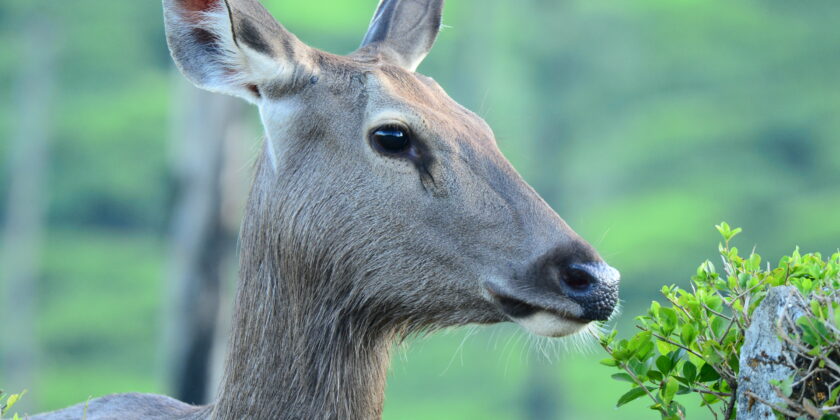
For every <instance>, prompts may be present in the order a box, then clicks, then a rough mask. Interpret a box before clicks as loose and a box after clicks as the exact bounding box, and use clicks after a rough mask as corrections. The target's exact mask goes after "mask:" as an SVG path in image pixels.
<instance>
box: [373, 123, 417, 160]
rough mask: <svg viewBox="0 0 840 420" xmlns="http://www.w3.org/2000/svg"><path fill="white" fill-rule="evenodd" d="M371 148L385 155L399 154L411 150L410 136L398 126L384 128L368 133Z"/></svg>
mask: <svg viewBox="0 0 840 420" xmlns="http://www.w3.org/2000/svg"><path fill="white" fill-rule="evenodd" d="M370 141H371V143H372V144H373V146H374V147H375V148H376V149H377V150H379V151H380V152H382V153H385V154H392V155H394V154H400V153H404V152H406V151H407V150H408V149H409V148H411V135H410V134H409V132H408V130H407V129H405V128H403V127H400V126H384V127H379V128H376V129H374V130H373V131H372V132H371V133H370Z"/></svg>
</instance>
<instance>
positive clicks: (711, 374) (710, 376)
mask: <svg viewBox="0 0 840 420" xmlns="http://www.w3.org/2000/svg"><path fill="white" fill-rule="evenodd" d="M718 379H720V374H719V373H718V372H717V371H716V370H715V368H713V367H712V366H711V365H709V364H708V363H703V366H701V367H700V375H698V377H697V380H699V381H700V382H711V381H716V380H718Z"/></svg>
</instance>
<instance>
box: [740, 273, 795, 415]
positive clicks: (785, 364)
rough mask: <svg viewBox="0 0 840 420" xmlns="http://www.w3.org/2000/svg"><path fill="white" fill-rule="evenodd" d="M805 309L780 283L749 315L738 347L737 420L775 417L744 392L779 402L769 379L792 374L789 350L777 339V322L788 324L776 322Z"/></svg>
mask: <svg viewBox="0 0 840 420" xmlns="http://www.w3.org/2000/svg"><path fill="white" fill-rule="evenodd" d="M805 312H806V306H805V302H804V300H803V299H802V296H801V295H800V294H799V291H797V290H796V288H794V287H790V286H780V287H775V288H773V289H770V291H769V292H768V294H767V297H766V298H764V301H763V302H761V304H760V305H759V306H758V308H757V309H756V310H755V312H754V313H753V316H752V323H751V324H750V326H749V328H748V329H747V331H746V334H745V337H744V346H743V347H742V348H741V359H740V368H741V369H740V373H739V374H738V400H737V404H738V405H737V413H738V414H737V418H738V420H768V419H775V416H774V415H773V410H772V409H771V408H770V407H769V406H767V405H766V404H763V403H761V402H759V401H758V400H757V399H756V398H753V397H752V396H749V395H747V392H751V393H753V394H755V395H757V396H758V397H759V398H761V399H762V400H764V401H768V402H770V403H773V404H781V402H782V400H781V399H780V398H779V397H778V395H776V392H775V391H774V390H773V386H772V385H771V384H770V381H771V380H783V379H787V378H789V377H791V376H793V375H794V372H795V366H794V359H795V355H793V351H792V349H791V348H790V347H789V346H788V345H787V344H786V343H784V342H783V341H782V340H780V339H779V334H778V331H777V325H780V326H781V327H782V328H786V329H790V323H789V322H787V321H785V322H781V323H780V322H779V321H781V320H782V319H783V317H785V318H787V319H789V320H793V321H795V320H796V319H797V318H799V317H801V316H802V315H804V314H805Z"/></svg>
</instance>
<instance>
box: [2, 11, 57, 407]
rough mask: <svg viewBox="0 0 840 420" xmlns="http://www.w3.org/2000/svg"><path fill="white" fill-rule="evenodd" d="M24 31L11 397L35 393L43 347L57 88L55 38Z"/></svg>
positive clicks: (39, 22)
mask: <svg viewBox="0 0 840 420" xmlns="http://www.w3.org/2000/svg"><path fill="white" fill-rule="evenodd" d="M22 26H24V29H23V37H22V38H23V42H22V43H21V50H22V51H23V54H22V57H21V61H20V74H19V76H18V81H17V83H16V84H15V85H16V86H17V87H18V91H17V92H16V98H15V99H16V101H15V102H16V103H17V104H18V106H19V107H18V114H17V116H16V120H17V128H16V132H15V134H14V135H13V136H12V137H11V139H10V142H9V158H10V159H9V168H10V171H11V174H10V176H9V179H10V180H11V185H10V186H9V192H8V197H7V200H6V218H5V223H4V226H5V227H4V229H3V242H2V243H3V247H2V250H0V274H2V279H3V280H2V281H0V284H2V285H3V289H4V290H3V293H2V296H3V298H4V301H3V302H2V305H0V311H2V313H3V316H4V321H3V322H2V326H3V338H2V339H0V346H1V347H2V348H0V350H2V353H1V354H2V356H3V357H2V375H3V385H4V387H5V389H6V391H8V392H12V393H14V392H20V391H22V390H23V389H24V388H29V389H31V388H33V385H34V381H35V359H36V357H37V354H38V353H37V345H36V337H35V313H36V311H35V306H36V297H37V282H38V277H39V275H40V272H41V270H40V260H41V258H40V256H41V242H42V236H43V231H44V214H45V212H46V200H45V197H44V196H45V185H44V180H45V178H46V175H47V158H48V153H47V149H48V142H49V137H50V121H49V117H50V108H51V105H52V97H53V88H54V85H55V73H54V70H55V66H54V65H53V62H54V61H55V56H54V55H55V54H54V53H55V51H54V49H53V44H54V41H55V37H54V36H53V34H52V33H51V30H52V27H51V25H50V24H49V23H48V22H47V21H46V20H44V19H42V18H39V19H31V20H30V21H29V22H28V23H27V24H26V25H22ZM35 405H36V402H35V396H34V395H33V396H29V397H27V398H25V399H23V400H22V401H21V406H20V407H19V408H20V409H21V411H23V410H25V409H28V408H30V407H34V406H35Z"/></svg>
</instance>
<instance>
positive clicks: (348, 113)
mask: <svg viewBox="0 0 840 420" xmlns="http://www.w3.org/2000/svg"><path fill="white" fill-rule="evenodd" d="M442 8H443V1H442V0H383V1H381V3H380V5H379V8H378V10H377V11H376V14H375V16H374V18H373V21H372V22H371V25H370V29H369V31H368V33H367V35H366V36H365V37H364V40H363V42H362V46H361V48H359V49H358V50H357V51H355V52H353V53H351V54H349V55H346V56H338V55H333V54H330V53H327V52H323V51H319V50H316V49H314V48H311V47H309V46H307V45H305V44H304V43H302V42H301V41H299V40H298V39H297V38H296V37H295V36H294V35H293V34H291V33H289V32H288V31H287V30H286V29H284V28H283V27H282V26H281V25H280V24H279V23H278V22H277V21H276V20H275V19H274V18H273V17H272V16H271V15H270V14H269V13H268V12H267V11H266V10H265V9H264V8H263V6H262V5H261V4H260V3H259V2H258V1H257V0H227V1H224V0H165V17H166V28H167V39H168V42H169V46H170V48H171V51H172V55H173V57H174V58H175V61H176V63H177V64H178V67H179V68H180V69H181V71H182V72H183V73H184V75H186V76H187V78H189V79H190V80H191V81H192V82H193V83H195V84H196V85H197V86H199V87H202V88H204V89H208V90H211V91H216V92H221V93H226V94H231V95H235V96H239V97H241V98H243V99H245V100H247V101H249V102H251V103H253V104H255V105H257V107H258V108H259V112H260V115H261V118H262V122H263V125H264V127H265V135H266V142H265V148H264V151H263V152H262V156H261V158H260V159H259V161H258V167H257V170H256V175H255V179H254V183H253V187H252V191H251V196H250V200H249V205H248V210H247V214H246V220H245V221H244V225H243V232H242V264H243V271H249V270H250V271H253V272H257V271H259V272H261V273H262V276H263V278H265V279H274V280H273V282H274V283H272V286H271V287H278V288H280V289H282V293H283V294H284V295H285V296H287V299H285V302H286V304H288V305H293V306H296V307H297V306H299V307H298V308H297V309H299V310H300V311H304V312H305V311H306V310H307V308H306V305H312V304H313V302H320V304H324V303H325V302H326V303H327V304H330V305H334V306H335V307H336V308H338V311H339V312H337V313H340V314H342V315H344V316H348V317H356V318H363V319H364V320H365V323H366V324H365V325H367V326H369V327H376V328H397V329H400V330H401V331H407V332H410V331H413V330H417V329H424V328H435V327H442V326H450V325H460V324H467V323H493V322H499V321H505V320H513V321H515V322H517V323H519V324H520V325H522V326H524V327H525V328H527V329H528V330H530V331H531V332H533V333H536V334H540V335H547V336H563V335H567V334H570V333H574V332H576V331H578V330H580V329H581V328H582V327H584V326H585V325H586V324H587V323H589V322H590V321H593V320H605V319H607V318H608V317H609V316H610V314H611V313H612V312H613V308H614V307H615V305H616V301H617V298H618V294H617V292H618V273H617V271H615V270H614V269H612V268H611V267H609V266H608V265H606V264H605V263H604V262H603V261H602V260H601V258H600V257H599V256H598V254H597V252H596V251H595V250H594V249H593V248H592V247H591V246H590V245H589V244H588V243H586V242H585V241H584V240H583V239H581V238H580V237H579V236H578V235H577V234H576V233H575V232H574V231H572V229H571V228H570V227H569V226H568V225H567V224H566V223H565V222H564V221H563V220H562V219H561V218H560V217H559V216H558V215H557V214H556V213H555V212H554V211H553V210H552V209H551V208H550V207H549V206H548V205H547V204H546V203H545V202H544V201H543V200H542V199H541V198H540V196H539V195H538V194H537V193H536V192H535V191H534V190H533V189H532V188H531V187H530V186H529V185H528V184H527V183H526V182H525V181H524V180H523V179H522V178H521V177H520V176H519V175H518V174H517V172H516V171H515V170H514V168H513V167H512V166H511V165H510V163H509V162H508V161H507V160H506V159H505V158H504V156H502V154H501V152H500V151H499V149H498V147H497V145H496V141H495V139H494V137H493V133H492V131H491V130H490V127H488V125H487V124H486V123H485V122H484V121H483V120H482V119H481V118H480V117H478V116H477V115H476V114H474V113H472V112H470V111H469V110H467V109H465V108H464V107H462V106H460V105H459V104H457V103H456V102H455V101H454V100H452V99H451V98H450V97H449V96H448V95H447V94H446V92H445V91H444V90H443V89H442V88H441V87H440V86H439V85H438V84H437V83H436V82H435V81H434V80H433V79H431V78H429V77H426V76H423V75H421V74H419V73H416V72H415V69H416V67H417V66H418V65H419V63H420V62H421V60H422V59H423V58H424V57H425V56H426V54H427V53H428V51H429V49H430V48H431V46H432V44H433V42H434V40H435V38H436V36H437V33H438V30H439V28H440V23H441V11H442ZM558 141H561V139H558ZM278 285H280V286H278ZM263 286H264V287H268V286H267V285H263ZM255 287H260V286H258V285H255ZM290 297H295V299H291V298H290Z"/></svg>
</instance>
